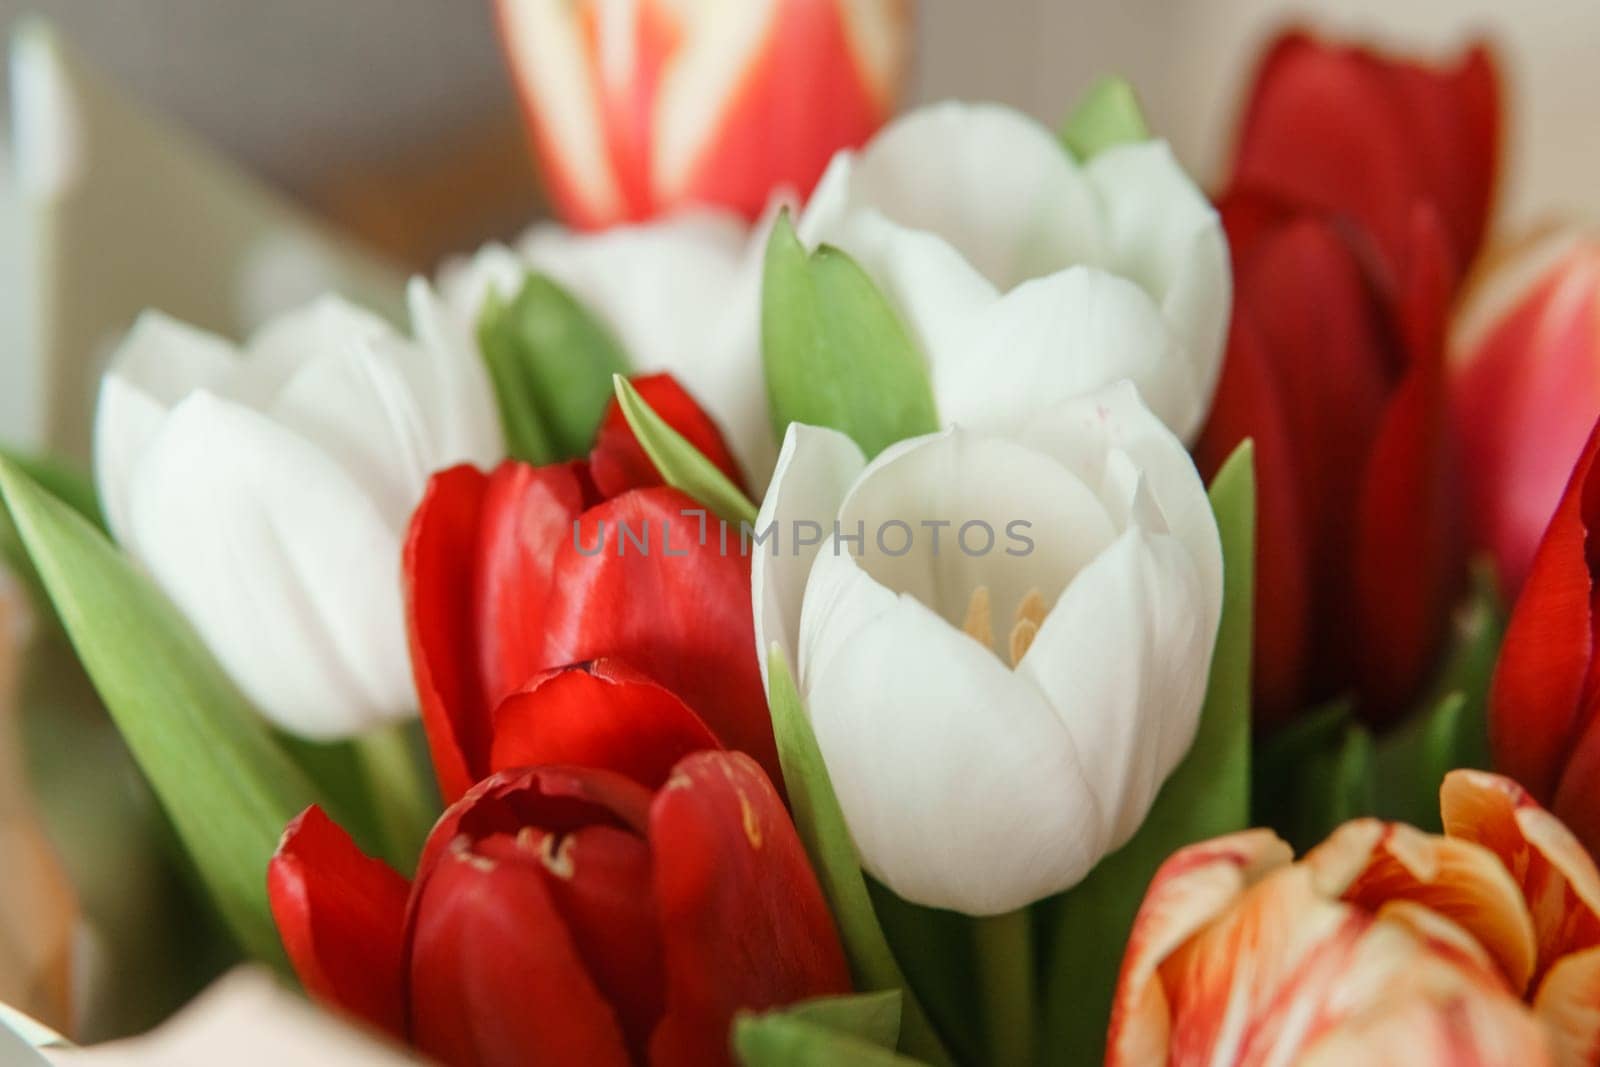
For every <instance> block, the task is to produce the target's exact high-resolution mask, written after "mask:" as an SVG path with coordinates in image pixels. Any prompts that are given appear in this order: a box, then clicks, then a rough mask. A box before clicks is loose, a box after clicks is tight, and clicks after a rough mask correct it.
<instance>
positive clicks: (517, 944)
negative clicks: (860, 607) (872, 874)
mask: <svg viewBox="0 0 1600 1067" xmlns="http://www.w3.org/2000/svg"><path fill="white" fill-rule="evenodd" d="M655 777H659V778H660V779H661V781H659V782H658V781H653V780H647V781H646V783H645V784H641V782H640V781H638V780H635V779H631V778H628V777H624V776H623V775H619V774H616V773H614V772H611V771H605V770H599V769H594V768H584V769H579V768H572V767H552V766H542V767H530V768H523V769H520V770H513V771H505V772H502V773H500V774H497V775H495V776H494V777H492V778H489V779H487V780H485V781H484V782H482V783H480V784H479V785H477V786H476V787H474V788H473V789H472V790H471V791H470V792H469V793H467V794H466V795H465V796H464V797H462V798H461V799H460V800H459V801H457V802H456V803H455V804H454V805H452V806H451V807H450V809H449V810H448V811H446V812H445V814H444V816H443V817H442V818H441V819H440V820H439V823H438V825H437V826H435V827H434V830H433V833H432V834H431V835H430V836H429V838H428V842H427V844H426V846H425V847H424V850H423V855H422V859H421V861H420V863H419V864H418V869H417V876H416V878H415V880H414V881H413V882H411V883H409V884H408V883H407V882H406V881H405V879H403V878H402V877H401V876H400V875H398V874H396V873H395V872H394V871H392V870H390V869H389V868H388V867H386V866H385V865H384V864H382V863H381V862H379V861H377V860H374V859H370V858H368V857H367V856H365V855H363V854H362V853H361V852H360V851H359V850H358V849H357V848H356V846H355V844H354V843H353V842H352V841H351V840H350V838H349V836H348V835H347V834H346V833H345V832H344V831H343V830H341V829H340V828H339V827H338V826H336V825H335V824H334V823H333V822H331V821H330V820H329V819H328V817H327V816H326V815H324V814H323V812H322V811H321V809H319V808H315V807H313V808H310V809H308V810H307V811H306V812H304V813H303V814H302V815H301V816H300V817H299V818H297V819H296V820H295V821H294V822H293V823H292V824H290V826H289V828H288V830H287V831H286V832H285V833H284V837H283V841H282V843H281V844H280V845H279V847H278V851H277V853H276V855H274V857H273V859H272V863H271V866H270V868H269V871H268V888H269V893H270V899H271V903H272V912H273V917H274V919H275V920H276V921H277V924H278V929H279V932H280V934H281V936H282V938H283V943H284V947H285V949H286V950H287V952H288V954H289V959H290V961H291V962H292V963H293V965H294V968H295V971H296V973H297V974H299V976H300V978H301V981H302V982H303V983H304V984H305V986H306V989H307V990H308V991H309V992H310V993H311V994H312V995H313V996H314V997H316V998H317V999H318V1000H320V1001H322V1002H323V1003H326V1004H329V1005H331V1006H333V1007H335V1008H337V1009H339V1010H342V1011H344V1012H347V1013H349V1014H351V1015H354V1016H356V1017H357V1018H359V1019H362V1020H365V1021H367V1022H369V1023H371V1024H373V1025H374V1026H378V1027H381V1028H383V1029H385V1030H387V1031H388V1032H389V1033H391V1034H394V1035H395V1036H397V1037H399V1038H401V1039H402V1040H406V1041H409V1042H410V1043H412V1044H414V1045H415V1046H416V1047H417V1048H418V1049H420V1050H421V1051H422V1052H424V1053H426V1054H427V1055H429V1056H432V1057H435V1058H437V1059H439V1060H441V1061H443V1062H445V1063H447V1064H451V1065H457V1067H467V1065H485V1067H492V1065H497V1064H526V1063H540V1064H552V1065H560V1064H580V1065H583V1067H604V1065H607V1064H627V1063H630V1062H649V1063H651V1064H655V1065H660V1067H667V1065H678V1064H684V1065H690V1064H693V1065H700V1064H719V1063H729V1062H731V1056H730V1053H729V1046H728V1028H729V1024H730V1022H731V1021H732V1019H733V1017H734V1014H735V1013H736V1012H739V1011H743V1010H762V1009H766V1008H771V1007H775V1006H778V1005H782V1004H787V1003H791V1002H793V1001H797V1000H802V999H806V998H809V997H814V996H823V995H829V994H837V993H843V992H847V991H848V990H849V987H850V982H849V974H848V971H847V969H846V964H845V959H844V952H843V949H842V948H841V947H840V944H839V939H838V934H837V932H836V931H835V929H834V926H833V920H832V918H831V917H830V915H829V913H828V909H827V906H826V904H825V903H824V901H823V897H822V892H821V889H820V888H819V886H818V885H817V881H816V878H815V876H814V875H813V874H812V872H811V868H810V866H809V865H808V864H807V861H806V856H805V851H804V850H803V848H802V847H801V845H800V841H799V838H798V837H797V836H796V835H795V831H794V827H793V825H792V824H791V823H790V821H789V816H788V814H787V812H785V810H784V807H783V802H782V801H781V800H780V799H779V797H778V794H777V792H776V791H775V790H774V789H773V788H772V785H771V784H770V782H769V781H768V780H767V777H766V775H765V774H763V773H762V771H761V768H760V767H758V766H757V765H756V764H755V762H754V761H752V760H751V759H749V758H748V757H746V756H744V755H742V754H740V753H729V752H700V753H697V754H695V755H692V756H688V757H686V758H684V759H682V760H680V761H678V762H677V763H676V764H675V765H670V766H668V767H667V768H666V769H665V770H664V771H662V773H661V774H660V775H657V776H655Z"/></svg>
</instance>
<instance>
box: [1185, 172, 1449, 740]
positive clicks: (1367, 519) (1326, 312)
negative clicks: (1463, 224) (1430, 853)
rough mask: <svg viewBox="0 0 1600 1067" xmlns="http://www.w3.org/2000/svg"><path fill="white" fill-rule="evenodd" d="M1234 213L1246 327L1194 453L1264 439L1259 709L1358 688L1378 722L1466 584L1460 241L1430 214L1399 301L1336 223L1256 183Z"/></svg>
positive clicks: (1412, 678)
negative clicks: (1456, 385) (1456, 398)
mask: <svg viewBox="0 0 1600 1067" xmlns="http://www.w3.org/2000/svg"><path fill="white" fill-rule="evenodd" d="M1222 210H1223V218H1224V222H1225V224H1226V225H1227V227H1228V232H1229V237H1230V240H1231V242H1232V245H1233V255H1234V287H1235V300H1234V320H1233V332H1232V335H1231V338H1230V342H1229V348H1228V354H1227V358H1226V361H1225V363H1224V366H1223V372H1222V379H1221V382H1220V383H1219V385H1218V389H1217V396H1216V400H1215V404H1214V407H1213V408H1212V412H1211V418H1210V421H1209V423H1208V424H1207V426H1206V429H1205V432H1204V433H1203V435H1202V437H1201V440H1200V442H1199V443H1198V444H1197V445H1196V448H1195V455H1196V460H1197V462H1198V463H1199V466H1200V468H1201V470H1202V471H1203V472H1205V473H1207V474H1208V475H1209V474H1210V473H1211V472H1214V471H1215V470H1217V468H1218V467H1220V466H1221V464H1222V462H1223V461H1224V460H1225V459H1226V458H1227V457H1228V455H1230V454H1231V453H1232V451H1233V449H1234V448H1235V447H1236V446H1237V445H1238V443H1239V442H1240V441H1242V440H1244V439H1245V438H1247V437H1250V438H1254V440H1255V445H1256V475H1257V496H1258V509H1259V519H1258V549H1257V577H1256V588H1257V590H1258V595H1257V598H1256V660H1255V687H1256V702H1257V708H1258V714H1259V715H1260V716H1261V718H1262V720H1263V721H1268V722H1270V721H1275V720H1279V719H1281V718H1282V717H1283V716H1285V715H1287V714H1289V713H1291V712H1293V711H1295V710H1296V709H1298V708H1301V707H1304V706H1306V705H1307V704H1308V703H1311V702H1315V701H1320V700H1323V699H1326V698H1330V697H1332V696H1335V695H1337V694H1340V693H1343V692H1350V691H1353V692H1355V693H1357V694H1358V695H1359V697H1360V698H1361V704H1362V707H1363V709H1364V710H1365V711H1366V712H1367V713H1368V714H1370V715H1371V716H1373V717H1376V718H1379V719H1381V718H1384V717H1386V716H1388V715H1390V714H1392V713H1394V712H1396V711H1398V710H1399V709H1400V708H1402V707H1403V706H1404V705H1405V703H1406V701H1407V700H1408V699H1409V698H1410V697H1411V696H1412V695H1413V693H1414V692H1415V690H1416V689H1417V687H1418V686H1419V685H1420V684H1421V683H1422V681H1423V680H1424V678H1425V676H1426V674H1427V672H1428V670H1429V668H1430V667H1431V665H1432V663H1433V660H1434V658H1435V656H1436V654H1437V652H1438V649H1439V645H1440V642H1441V640H1442V639H1443V637H1444V635H1445V632H1446V624H1447V621H1448V617H1449V611H1450V608H1451V606H1452V605H1453V603H1454V601H1455V597H1456V595H1457V593H1458V591H1459V588H1460V584H1461V579H1462V562H1461V554H1460V553H1459V552H1458V551H1457V550H1456V544H1457V540H1458V535H1457V530H1456V526H1457V522H1458V517H1457V511H1458V508H1457V505H1456V501H1455V494H1454V492H1453V486H1454V459H1453V445H1452V440H1451V435H1450V433H1449V423H1448V419H1447V418H1446V417H1445V414H1446V413H1445V396H1444V383H1443V379H1442V375H1443V344H1442V330H1443V322H1444V314H1445V307H1446V301H1447V295H1448V293H1449V291H1450V287H1451V284H1452V281H1451V279H1452V270H1451V268H1450V266H1449V252H1448V242H1447V240H1446V238H1445V236H1444V234H1443V231H1442V228H1441V227H1440V225H1439V223H1438V221H1437V216H1436V215H1435V214H1434V213H1432V212H1431V211H1429V210H1426V209H1420V208H1419V210H1418V212H1417V214H1416V215H1415V216H1414V218H1413V220H1412V231H1411V238H1410V239H1411V245H1410V248H1409V250H1408V251H1407V253H1406V254H1407V263H1406V267H1405V272H1404V278H1403V280H1402V292H1401V294H1400V297H1399V300H1398V302H1396V303H1394V304H1390V303H1388V302H1386V301H1384V300H1383V299H1381V298H1380V296H1379V295H1378V290H1377V287H1376V286H1375V285H1374V284H1373V280H1372V278H1371V276H1370V274H1369V273H1368V272H1367V271H1366V270H1365V269H1364V267H1363V264H1362V259H1361V255H1360V253H1359V251H1358V249H1357V248H1355V247H1354V246H1353V245H1352V242H1351V241H1350V240H1349V239H1348V237H1347V232H1346V230H1345V228H1344V227H1342V226H1340V225H1338V224H1337V223H1335V222H1333V221H1331V220H1329V219H1327V218H1326V217H1324V216H1322V215H1320V214H1317V213H1312V212H1303V211H1297V210H1294V209H1293V208H1290V207H1286V206H1284V205H1281V204H1279V203H1276V202H1273V201H1270V200H1267V199H1265V198H1262V197H1258V196H1252V195H1249V194H1245V193H1239V194H1235V195H1233V196H1231V197H1230V198H1228V199H1227V200H1225V201H1224V202H1223V205H1222Z"/></svg>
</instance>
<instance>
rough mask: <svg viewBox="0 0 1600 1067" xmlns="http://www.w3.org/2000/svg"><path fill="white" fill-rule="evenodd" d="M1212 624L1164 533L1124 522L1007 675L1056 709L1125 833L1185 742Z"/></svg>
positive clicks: (1195, 720) (1200, 692)
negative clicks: (1119, 532) (1121, 530)
mask: <svg viewBox="0 0 1600 1067" xmlns="http://www.w3.org/2000/svg"><path fill="white" fill-rule="evenodd" d="M1215 638H1216V623H1215V621H1214V620H1212V619H1209V618H1207V616H1206V605H1205V602H1204V594H1203V592H1202V589H1201V583H1200V576H1199V574H1198V572H1197V571H1196V569H1195V566H1194V563H1193V561H1192V560H1191V559H1190V558H1189V555H1188V553H1187V551H1186V550H1185V549H1184V547H1183V546H1182V545H1181V544H1179V543H1178V541H1177V540H1176V539H1175V538H1173V537H1170V536H1166V535H1163V534H1150V533H1148V532H1146V531H1144V530H1142V529H1140V528H1138V527H1135V528H1133V529H1130V530H1129V531H1128V532H1127V533H1125V534H1124V535H1123V536H1122V537H1121V538H1120V539H1119V540H1118V541H1117V543H1116V544H1114V545H1113V546H1111V548H1110V549H1108V550H1107V551H1106V552H1105V553H1104V554H1102V555H1101V556H1100V557H1099V558H1098V559H1096V560H1095V561H1094V562H1093V563H1091V564H1089V566H1088V567H1086V568H1084V570H1083V571H1082V573H1080V574H1079V575H1078V576H1077V577H1076V578H1075V579H1074V580H1073V582H1072V584H1071V585H1069V586H1068V587H1067V591H1066V592H1065V593H1064V594H1062V596H1061V599H1060V600H1059V601H1057V603H1056V605H1055V608H1054V609H1053V610H1052V611H1051V612H1050V614H1049V615H1048V616H1047V617H1046V619H1045V621H1044V624H1043V626H1041V627H1040V629H1039V632H1038V634H1037V635H1036V636H1035V638H1034V640H1033V644H1032V646H1031V647H1030V648H1029V650H1028V653H1027V655H1025V656H1024V657H1023V659H1022V662H1021V663H1020V664H1018V666H1017V674H1018V675H1019V676H1021V677H1025V678H1028V679H1030V680H1031V681H1033V682H1034V683H1035V684H1036V685H1037V686H1038V688H1039V691H1040V693H1041V694H1042V695H1043V696H1044V698H1045V699H1046V701H1047V702H1048V703H1049V704H1050V705H1051V706H1052V707H1053V708H1055V710H1056V713H1057V714H1058V715H1059V716H1060V717H1061V722H1062V724H1063V725H1064V726H1065V727H1066V730H1067V732H1068V733H1069V734H1070V735H1071V736H1072V739H1073V744H1074V746H1075V747H1076V749H1077V751H1079V752H1080V753H1085V754H1092V755H1089V756H1088V758H1086V759H1085V760H1084V761H1083V773H1084V774H1085V776H1086V780H1087V782H1088V784H1089V787H1090V788H1091V789H1092V790H1093V792H1094V795H1095V797H1096V798H1097V800H1098V803H1099V808H1100V811H1101V812H1102V813H1103V814H1104V816H1105V819H1106V824H1107V826H1108V827H1109V828H1110V829H1109V833H1110V838H1109V840H1108V841H1107V842H1106V848H1107V849H1115V848H1118V847H1120V846H1121V845H1122V844H1124V843H1125V842H1126V841H1127V840H1128V838H1130V837H1132V836H1133V833H1134V831H1135V830H1137V829H1138V828H1139V825H1140V824H1141V823H1142V822H1143V821H1144V817H1145V815H1146V814H1147V813H1148V812H1149V810H1150V805H1151V803H1152V802H1154V800H1155V796H1156V792H1157V791H1158V790H1159V789H1160V788H1161V784H1162V782H1164V781H1166V778H1167V776H1168V775H1169V774H1171V773H1172V771H1173V769H1174V768H1175V767H1176V766H1177V765H1178V762H1179V761H1180V760H1181V759H1182V758H1183V755H1184V753H1185V752H1187V751H1188V750H1189V746H1190V745H1191V744H1192V743H1193V741H1194V733H1195V729H1196V728H1197V726H1198V724H1199V718H1200V705H1201V702H1202V700H1203V699H1204V697H1205V684H1206V675H1207V667H1208V665H1209V664H1210V662H1211V651H1212V646H1213V644H1214V642H1215Z"/></svg>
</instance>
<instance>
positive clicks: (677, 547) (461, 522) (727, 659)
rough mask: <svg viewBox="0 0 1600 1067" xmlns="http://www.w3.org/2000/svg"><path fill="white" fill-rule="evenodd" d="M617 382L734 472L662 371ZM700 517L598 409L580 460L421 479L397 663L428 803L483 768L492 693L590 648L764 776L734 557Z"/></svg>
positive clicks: (733, 549)
mask: <svg viewBox="0 0 1600 1067" xmlns="http://www.w3.org/2000/svg"><path fill="white" fill-rule="evenodd" d="M635 385H636V387H637V388H638V390H639V392H640V394H641V395H642V396H643V397H644V399H645V400H646V401H647V402H649V403H650V405H651V406H652V407H653V408H655V410H656V411H657V413H659V414H660V415H662V416H663V417H664V418H665V419H666V420H667V421H668V422H670V423H672V424H673V425H674V426H675V427H676V429H677V430H678V431H679V432H680V433H682V434H683V435H684V436H685V437H687V438H688V439H689V440H690V441H691V442H692V443H694V444H695V445H696V446H697V447H699V448H700V450H701V451H702V452H703V453H705V454H706V455H707V456H708V457H709V458H711V460H712V461H713V462H714V463H716V464H717V465H718V466H719V467H720V468H721V469H722V471H723V473H725V474H727V475H728V476H729V477H730V478H733V479H734V480H735V481H737V480H738V474H737V467H736V466H735V465H734V461H733V459H732V457H731V455H730V454H729V452H728V450H727V447H726V446H725V445H724V444H723V441H722V438H721V436H720V435H719V434H718V433H717V431H716V428H715V427H714V426H712V424H711V422H710V420H709V419H707V418H706V417H705V415H704V414H703V413H702V412H701V411H700V409H699V408H697V407H696V406H695V405H694V402H693V401H692V400H690V399H689V398H688V396H687V394H685V393H684V392H683V391H682V390H681V389H679V388H678V386H677V384H676V383H675V382H673V380H672V379H671V378H669V377H666V376H659V377H654V378H644V379H640V380H638V381H637V382H636V383H635ZM703 513H704V509H703V508H701V507H700V505H698V504H696V503H695V501H694V500H693V499H691V498H690V497H689V496H687V495H685V494H684V493H681V492H679V491H678V490H676V489H670V488H667V487H665V486H663V485H661V484H660V478H659V476H658V475H657V474H656V471H655V468H654V467H653V465H652V464H651V463H650V461H649V459H648V458H647V457H646V456H645V455H644V452H643V451H642V450H641V449H640V447H639V445H638V443H637V442H636V441H635V440H634V438H633V435H632V434H631V433H630V432H629V431H628V429H627V424H626V422H625V421H624V420H623V419H622V416H621V414H620V413H619V412H618V410H617V408H616V405H615V404H613V405H612V410H611V412H610V413H609V414H608V415H607V417H606V421H605V424H604V425H603V426H602V427H601V430H600V434H599V437H598V441H597V444H596V446H595V449H594V451H593V452H592V453H591V454H590V457H589V459H588V461H587V462H575V463H563V464H556V465H553V466H548V467H530V466H528V465H526V464H523V463H517V462H506V463H504V464H502V465H501V466H500V467H498V468H496V469H495V470H494V471H493V472H491V473H489V474H484V473H483V472H481V471H479V470H477V469H476V468H474V467H470V466H462V467H455V468H452V469H450V470H447V471H443V472H441V473H440V474H437V475H435V476H434V478H433V479H432V481H431V482H430V483H429V485H428V490H427V493H426V495H425V496H424V498H423V501H422V503H421V505H419V506H418V508H417V512H416V514H415V516H413V518H412V520H411V530H410V533H409V535H408V538H407V541H406V546H405V557H404V566H405V577H406V584H407V612H408V620H407V621H408V626H409V633H410V640H411V661H412V669H413V672H414V673H415V676H416V682H417V690H418V693H419V694H420V696H421V701H422V721H423V725H424V727H425V728H426V730H427V735H428V745H429V748H430V750H431V752H432V754H433V762H434V768H435V771H436V772H437V774H438V778H439V784H440V787H441V788H442V789H443V791H444V795H445V797H446V799H448V800H454V799H455V798H457V797H459V796H461V795H462V794H463V793H465V792H466V791H467V789H469V788H470V787H471V786H472V784H473V783H474V782H476V781H478V780H479V779H480V778H483V777H484V776H485V775H487V774H488V773H490V771H491V770H493V769H495V768H496V766H499V765H498V764H496V763H495V761H494V759H493V756H494V751H495V748H496V746H497V745H501V744H509V742H505V741H503V740H502V738H501V737H500V734H501V732H502V730H503V728H504V727H503V724H504V723H505V722H508V721H512V720H515V718H516V712H515V707H514V706H513V707H512V708H510V709H508V708H506V707H504V706H503V703H504V702H508V701H509V702H511V703H512V704H513V705H514V704H515V703H516V701H517V700H518V694H519V692H520V691H522V690H523V689H524V688H525V687H527V686H529V685H537V684H539V682H538V680H539V678H540V677H541V676H542V675H544V674H545V673H546V672H548V671H550V670H552V669H554V668H557V667H562V666H565V665H567V664H572V663H582V662H584V661H588V660H595V659H599V658H602V657H615V658H620V659H623V660H626V661H627V662H628V664H629V665H630V666H631V667H632V668H633V669H635V670H636V671H638V672H641V673H642V674H643V675H645V676H647V677H648V678H649V679H651V680H653V682H654V683H656V684H657V685H659V686H661V687H663V688H664V689H665V690H666V691H667V695H668V696H673V699H680V700H681V701H682V702H683V703H684V704H686V705H687V706H688V707H691V708H693V709H694V711H695V713H697V714H698V715H699V716H702V717H703V719H704V723H705V725H706V727H707V728H708V730H709V733H710V735H711V736H712V737H714V738H715V739H717V740H719V741H720V742H721V743H722V744H724V745H726V746H727V747H729V748H733V749H738V750H740V751H743V752H747V753H749V754H750V755H752V756H754V757H755V758H756V760H757V761H759V762H760V763H761V765H762V766H763V767H764V768H765V769H766V771H767V773H768V774H769V775H771V776H772V778H773V780H774V781H781V777H780V771H779V768H778V759H777V749H776V747H775V746H774V743H773V740H772V726H771V721H770V719H769V716H768V713H767V704H766V697H765V695H764V692H763V688H762V684H761V675H760V670H759V668H758V666H757V663H756V653H755V643H754V640H753V638H752V637H751V634H752V633H753V632H754V629H753V623H752V621H751V614H750V568H749V561H748V560H747V559H745V558H744V557H743V556H742V555H741V553H740V551H739V542H738V533H737V531H733V532H732V533H731V534H730V537H729V540H728V543H727V544H726V545H724V544H723V542H722V539H721V538H720V537H719V534H718V528H717V525H716V521H715V518H714V517H712V518H701V517H698V515H703ZM702 535H704V536H702ZM674 695H675V696H674Z"/></svg>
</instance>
